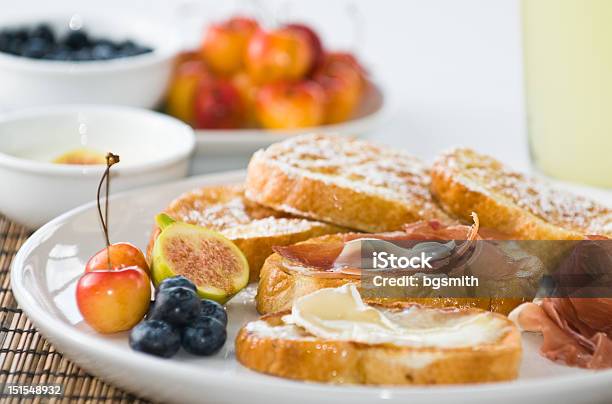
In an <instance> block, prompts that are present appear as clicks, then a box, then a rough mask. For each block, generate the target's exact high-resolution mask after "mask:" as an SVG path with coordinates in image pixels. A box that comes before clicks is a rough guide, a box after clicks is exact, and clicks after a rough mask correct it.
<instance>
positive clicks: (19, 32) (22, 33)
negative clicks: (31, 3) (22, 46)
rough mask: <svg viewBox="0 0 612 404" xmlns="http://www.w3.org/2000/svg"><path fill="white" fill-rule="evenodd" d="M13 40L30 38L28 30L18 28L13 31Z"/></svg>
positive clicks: (18, 40)
mask: <svg viewBox="0 0 612 404" xmlns="http://www.w3.org/2000/svg"><path fill="white" fill-rule="evenodd" d="M12 36H13V40H14V41H17V42H25V41H27V40H28V39H29V38H30V35H29V34H28V30H27V29H25V28H20V29H16V30H14V31H13V33H12Z"/></svg>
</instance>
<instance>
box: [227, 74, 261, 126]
mask: <svg viewBox="0 0 612 404" xmlns="http://www.w3.org/2000/svg"><path fill="white" fill-rule="evenodd" d="M232 84H233V85H234V87H235V88H236V90H238V93H239V94H240V99H241V101H242V105H243V106H244V126H245V127H255V126H256V124H257V117H256V114H255V99H256V96H257V91H258V90H259V86H258V85H257V84H256V83H255V82H254V81H253V79H251V76H249V75H248V74H247V73H246V72H239V73H237V74H235V75H234V76H233V77H232Z"/></svg>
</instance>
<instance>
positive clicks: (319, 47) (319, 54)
mask: <svg viewBox="0 0 612 404" xmlns="http://www.w3.org/2000/svg"><path fill="white" fill-rule="evenodd" d="M285 27H286V28H287V29H289V30H295V31H298V32H301V33H303V34H304V36H305V37H306V38H307V39H308V42H309V43H310V48H311V50H312V55H313V56H312V65H311V67H310V71H309V72H308V73H312V71H313V70H314V69H316V68H317V67H318V66H319V65H320V64H321V63H322V61H323V43H322V42H321V38H320V37H319V35H318V34H317V33H316V31H315V30H314V29H312V28H311V27H309V26H308V25H306V24H300V23H291V24H286V25H285Z"/></svg>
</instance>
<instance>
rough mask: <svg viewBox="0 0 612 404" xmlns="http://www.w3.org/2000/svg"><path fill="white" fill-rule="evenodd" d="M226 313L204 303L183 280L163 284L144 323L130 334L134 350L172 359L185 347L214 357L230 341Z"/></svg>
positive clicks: (192, 286)
mask: <svg viewBox="0 0 612 404" xmlns="http://www.w3.org/2000/svg"><path fill="white" fill-rule="evenodd" d="M226 326H227V313H226V312H225V309H224V308H223V306H221V305H220V304H219V303H217V302H214V301H212V300H208V299H202V300H200V298H199V297H198V295H197V294H196V287H195V285H194V284H193V283H192V282H191V281H190V280H189V279H187V278H185V277H184V276H175V277H172V278H167V279H165V280H163V281H162V282H161V283H160V284H159V286H158V288H157V294H156V297H155V302H154V303H153V304H152V306H151V309H150V310H149V313H148V314H147V317H146V319H145V320H143V321H142V322H140V323H139V324H138V325H137V326H136V327H134V328H133V329H132V332H131V333H130V346H131V347H132V349H134V350H136V351H140V352H145V353H148V354H151V355H156V356H161V357H163V358H169V357H171V356H173V355H174V354H176V353H177V352H178V351H179V349H180V347H181V346H182V347H183V349H185V351H187V352H189V353H192V354H194V355H212V354H214V353H215V352H217V351H218V350H219V349H221V347H222V346H223V344H225V340H226V338H227V332H226V329H225V328H226Z"/></svg>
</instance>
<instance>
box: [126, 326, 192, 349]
mask: <svg viewBox="0 0 612 404" xmlns="http://www.w3.org/2000/svg"><path fill="white" fill-rule="evenodd" d="M130 346H131V347H132V349H133V350H135V351H139V352H145V353H148V354H151V355H155V356H161V357H162V358H169V357H171V356H173V355H174V354H176V353H177V352H178V350H179V348H180V347H181V337H180V333H179V332H178V331H177V330H176V329H175V328H174V327H172V326H171V325H170V324H168V323H166V322H163V321H158V320H144V321H141V322H140V323H138V324H137V325H136V327H134V328H133V329H132V332H131V333H130Z"/></svg>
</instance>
